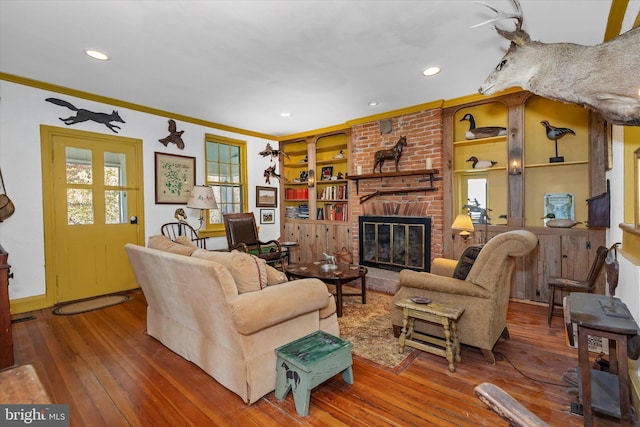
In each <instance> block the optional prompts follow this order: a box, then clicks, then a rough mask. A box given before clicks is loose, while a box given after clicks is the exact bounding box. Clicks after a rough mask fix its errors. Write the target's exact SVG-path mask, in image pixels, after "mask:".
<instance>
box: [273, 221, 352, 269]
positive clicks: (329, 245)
mask: <svg viewBox="0 0 640 427" xmlns="http://www.w3.org/2000/svg"><path fill="white" fill-rule="evenodd" d="M282 239H283V241H292V242H298V243H299V244H300V246H299V247H297V248H294V249H293V250H292V251H291V255H290V262H292V263H298V262H314V261H319V260H321V259H323V257H322V254H323V253H327V254H329V255H333V253H334V252H335V251H339V250H340V249H342V248H343V247H346V248H347V249H349V248H351V228H350V226H349V223H338V222H331V221H309V220H301V219H289V220H287V221H286V222H285V223H284V224H283V232H282Z"/></svg>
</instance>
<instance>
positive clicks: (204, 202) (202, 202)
mask: <svg viewBox="0 0 640 427" xmlns="http://www.w3.org/2000/svg"><path fill="white" fill-rule="evenodd" d="M187 207H188V208H192V209H200V225H199V226H198V230H200V228H202V223H203V222H204V211H205V209H218V204H217V203H216V198H215V197H214V196H213V188H211V187H209V186H208V185H194V186H193V188H192V189H191V196H189V200H187Z"/></svg>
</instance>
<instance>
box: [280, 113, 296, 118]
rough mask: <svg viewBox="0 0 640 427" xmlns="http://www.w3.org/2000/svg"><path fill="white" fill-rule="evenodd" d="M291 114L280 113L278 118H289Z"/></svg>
mask: <svg viewBox="0 0 640 427" xmlns="http://www.w3.org/2000/svg"><path fill="white" fill-rule="evenodd" d="M291 116H293V114H291V113H280V117H291Z"/></svg>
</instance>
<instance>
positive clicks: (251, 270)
mask: <svg viewBox="0 0 640 427" xmlns="http://www.w3.org/2000/svg"><path fill="white" fill-rule="evenodd" d="M191 256H192V257H193V258H200V259H207V260H210V261H215V262H217V263H219V264H222V265H224V266H225V267H226V268H227V270H229V272H230V273H231V276H233V279H234V280H235V282H236V286H237V288H238V293H239V294H243V293H245V292H255V291H259V290H260V289H262V288H264V287H266V286H267V264H266V262H265V261H264V260H262V259H260V258H258V257H255V256H253V255H249V254H246V253H244V252H239V251H231V252H217V251H207V250H204V249H196V250H195V251H194V252H193V254H192V255H191Z"/></svg>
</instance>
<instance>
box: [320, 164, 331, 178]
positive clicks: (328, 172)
mask: <svg viewBox="0 0 640 427" xmlns="http://www.w3.org/2000/svg"><path fill="white" fill-rule="evenodd" d="M331 175H333V166H325V167H323V168H322V177H321V178H320V179H321V180H322V181H328V180H330V179H331Z"/></svg>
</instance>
